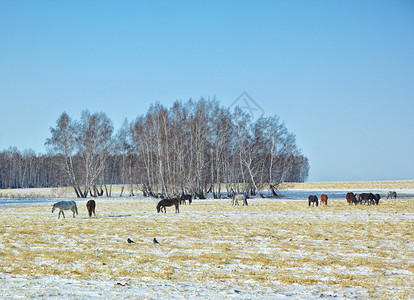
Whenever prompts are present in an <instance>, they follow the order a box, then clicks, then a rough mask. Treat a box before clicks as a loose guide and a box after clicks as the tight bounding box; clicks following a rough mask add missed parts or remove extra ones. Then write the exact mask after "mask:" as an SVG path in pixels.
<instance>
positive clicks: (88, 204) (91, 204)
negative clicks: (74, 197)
mask: <svg viewBox="0 0 414 300" xmlns="http://www.w3.org/2000/svg"><path fill="white" fill-rule="evenodd" d="M95 207H96V202H95V200H92V199H91V200H88V202H86V209H87V210H88V214H89V218H90V217H92V213H93V215H94V216H95V217H96V215H95Z"/></svg>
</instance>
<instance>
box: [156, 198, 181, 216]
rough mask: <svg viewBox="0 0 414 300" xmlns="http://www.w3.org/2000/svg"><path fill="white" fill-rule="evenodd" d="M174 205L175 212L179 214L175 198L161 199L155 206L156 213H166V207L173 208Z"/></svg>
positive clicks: (177, 200) (177, 201)
mask: <svg viewBox="0 0 414 300" xmlns="http://www.w3.org/2000/svg"><path fill="white" fill-rule="evenodd" d="M173 205H175V212H176V213H179V212H180V208H179V206H180V200H179V199H177V198H170V199H162V200H161V201H160V202H158V204H157V212H158V213H159V212H162V209H164V213H166V212H167V209H166V207H167V206H173Z"/></svg>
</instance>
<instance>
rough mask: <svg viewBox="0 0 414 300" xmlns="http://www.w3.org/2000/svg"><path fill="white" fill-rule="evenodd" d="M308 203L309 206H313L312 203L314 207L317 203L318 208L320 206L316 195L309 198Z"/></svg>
mask: <svg viewBox="0 0 414 300" xmlns="http://www.w3.org/2000/svg"><path fill="white" fill-rule="evenodd" d="M308 203H309V206H311V203H312V206H314V205H315V203H316V206H318V204H319V202H318V196H316V195H310V196H309V197H308Z"/></svg>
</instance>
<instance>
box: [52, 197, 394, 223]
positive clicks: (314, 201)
mask: <svg viewBox="0 0 414 300" xmlns="http://www.w3.org/2000/svg"><path fill="white" fill-rule="evenodd" d="M386 198H387V199H390V198H391V199H392V198H394V199H396V198H397V193H396V192H395V191H390V192H388V193H387V194H386ZM231 199H232V201H231V203H232V205H239V201H242V203H243V206H244V205H246V206H247V205H248V203H247V195H246V194H234V195H233V196H232V197H231ZM380 199H381V196H380V195H379V194H373V193H359V194H358V193H357V194H354V193H353V192H349V193H347V194H346V201H347V202H348V204H349V205H351V204H355V205H357V204H365V205H374V204H375V205H378V204H379V200H380ZM187 201H188V204H189V205H190V204H191V203H192V196H191V195H188V194H187V195H186V194H183V195H181V196H178V195H173V196H171V197H170V198H167V199H162V200H161V201H160V202H158V204H157V207H156V208H157V213H160V212H161V213H162V212H164V213H166V212H167V209H166V208H167V207H171V206H175V212H176V213H179V212H180V205H182V204H184V205H185V204H187ZM308 205H309V206H311V205H312V206H315V205H316V206H318V205H319V199H318V196H316V195H309V197H308ZM321 205H325V206H326V205H328V196H327V195H326V194H322V195H321ZM95 208H96V202H95V200H92V199H91V200H88V202H86V209H87V211H88V214H89V217H92V214H93V215H94V216H96V214H95ZM56 209H59V215H58V219H59V218H60V214H62V216H63V218H65V214H64V212H63V211H64V210H71V211H72V213H73V217H75V214H78V207H77V206H76V202H75V201H59V202H57V203H55V204H53V207H52V213H53V212H54V211H55V210H56Z"/></svg>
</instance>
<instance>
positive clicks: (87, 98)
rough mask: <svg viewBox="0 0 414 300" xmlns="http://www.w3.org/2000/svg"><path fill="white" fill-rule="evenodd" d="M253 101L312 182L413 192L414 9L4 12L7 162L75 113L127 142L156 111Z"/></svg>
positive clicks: (0, 100)
mask: <svg viewBox="0 0 414 300" xmlns="http://www.w3.org/2000/svg"><path fill="white" fill-rule="evenodd" d="M244 91H246V92H247V93H248V94H249V95H250V96H251V98H252V99H254V101H255V102H256V103H257V104H258V105H259V106H260V107H262V108H263V110H264V112H265V115H267V116H271V115H278V116H279V117H280V118H281V119H282V120H284V121H285V122H286V125H287V128H288V130H289V131H291V132H293V133H294V134H295V135H296V139H297V144H298V146H299V147H300V148H301V149H302V152H303V154H304V155H305V156H307V157H308V158H309V161H310V174H309V178H308V181H351V180H400V179H414V2H413V1H398V0H394V1H391V0H389V1H381V0H380V1H364V0H362V1H352V0H351V1H328V0H326V1H317V0H316V1H307V0H306V1H295V0H293V1H276V0H274V1H253V0H252V1H142V2H141V1H115V0H114V1H11V0H1V1H0V104H1V106H0V150H6V149H7V148H8V147H10V146H16V147H17V148H18V149H19V150H20V151H23V150H24V149H29V148H30V149H33V150H35V151H36V152H38V153H46V149H45V147H44V142H45V140H46V138H48V137H50V130H49V129H50V127H51V126H53V127H54V126H55V125H56V120H57V118H58V117H59V115H60V114H61V113H62V112H64V111H66V112H67V113H68V114H69V115H70V116H71V117H72V118H73V119H79V118H80V114H81V111H82V110H84V109H89V110H90V111H91V112H105V113H106V114H107V115H108V117H109V118H110V119H111V120H112V121H113V123H114V127H115V130H118V129H119V127H120V125H121V124H122V122H123V120H124V119H125V118H128V120H130V121H132V120H134V119H135V118H136V117H137V116H138V115H141V114H144V113H145V112H146V111H147V109H148V108H149V106H150V105H151V104H152V103H155V102H156V101H158V102H160V103H161V104H164V105H165V106H167V107H169V106H170V105H171V104H172V103H173V102H174V101H175V100H182V101H186V100H188V99H190V98H193V99H196V100H198V99H199V98H200V97H206V98H208V97H210V98H213V97H216V98H217V99H218V100H219V101H220V102H221V104H222V105H223V106H224V107H227V106H230V105H231V104H232V103H233V102H234V100H235V99H237V97H239V95H240V94H241V93H242V92H244Z"/></svg>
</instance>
